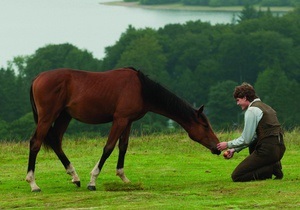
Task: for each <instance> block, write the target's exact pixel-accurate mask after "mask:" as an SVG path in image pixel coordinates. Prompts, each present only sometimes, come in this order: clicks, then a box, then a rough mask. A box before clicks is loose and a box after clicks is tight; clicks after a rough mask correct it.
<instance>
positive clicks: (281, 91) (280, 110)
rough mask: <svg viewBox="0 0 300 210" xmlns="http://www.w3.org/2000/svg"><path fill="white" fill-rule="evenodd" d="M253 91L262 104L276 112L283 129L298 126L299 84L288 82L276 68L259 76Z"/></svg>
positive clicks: (269, 69)
mask: <svg viewBox="0 0 300 210" xmlns="http://www.w3.org/2000/svg"><path fill="white" fill-rule="evenodd" d="M255 89H256V91H257V94H258V95H259V96H260V98H261V99H262V100H263V102H265V103H266V104H269V105H270V106H271V107H273V108H274V109H275V110H276V112H277V115H278V118H279V121H280V122H281V123H282V124H283V125H284V126H285V127H287V128H291V127H294V126H296V125H299V123H300V120H299V117H300V114H299V111H298V106H299V101H300V97H299V94H298V92H297V91H299V90H300V89H299V83H296V82H295V81H290V80H289V79H288V78H287V77H286V75H285V73H284V72H283V71H282V70H281V69H280V68H279V67H278V66H277V67H274V68H268V69H266V70H265V71H263V72H262V73H260V74H259V76H258V79H257V82H256V83H255Z"/></svg>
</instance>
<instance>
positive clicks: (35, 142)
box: [26, 123, 50, 192]
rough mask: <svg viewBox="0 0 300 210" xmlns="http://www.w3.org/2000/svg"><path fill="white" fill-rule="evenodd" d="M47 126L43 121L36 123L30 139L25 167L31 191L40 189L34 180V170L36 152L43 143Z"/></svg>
mask: <svg viewBox="0 0 300 210" xmlns="http://www.w3.org/2000/svg"><path fill="white" fill-rule="evenodd" d="M49 127H50V125H49V126H47V125H46V124H45V123H44V124H41V123H38V124H37V128H36V130H35V133H34V135H33V136H32V138H31V139H30V148H29V159H28V169H27V176H26V181H27V182H28V183H29V185H30V187H31V191H32V192H39V191H41V189H40V188H39V187H38V185H37V184H36V182H35V177H34V171H35V163H36V157H37V154H38V153H39V151H40V148H41V145H42V143H43V140H44V139H45V136H46V134H47V132H48V130H49Z"/></svg>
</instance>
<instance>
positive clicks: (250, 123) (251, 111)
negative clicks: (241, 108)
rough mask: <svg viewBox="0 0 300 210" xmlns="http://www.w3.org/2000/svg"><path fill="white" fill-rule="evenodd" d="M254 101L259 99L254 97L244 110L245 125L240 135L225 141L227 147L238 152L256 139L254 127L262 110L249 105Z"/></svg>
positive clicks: (259, 118) (261, 114) (260, 116)
mask: <svg viewBox="0 0 300 210" xmlns="http://www.w3.org/2000/svg"><path fill="white" fill-rule="evenodd" d="M255 101H260V99H259V98H256V99H254V100H253V101H252V102H251V103H250V104H249V106H248V108H247V110H246V112H245V117H244V121H245V125H244V129H243V132H242V135H241V136H240V137H239V138H237V139H234V140H232V141H229V142H227V147H228V148H229V149H231V148H234V150H235V151H236V152H239V151H241V150H242V149H244V148H246V147H248V146H249V145H250V144H251V142H252V141H254V140H255V139H256V128H257V125H258V123H259V121H260V120H261V118H262V116H263V112H262V110H261V109H259V108H258V107H251V105H252V104H253V103H254V102H255Z"/></svg>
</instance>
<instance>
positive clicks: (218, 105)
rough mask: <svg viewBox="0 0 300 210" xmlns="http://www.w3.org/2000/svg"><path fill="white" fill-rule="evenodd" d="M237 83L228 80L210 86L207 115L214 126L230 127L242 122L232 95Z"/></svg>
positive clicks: (218, 127)
mask: <svg viewBox="0 0 300 210" xmlns="http://www.w3.org/2000/svg"><path fill="white" fill-rule="evenodd" d="M237 85H238V84H237V83H236V82H234V81H230V80H227V81H223V82H220V83H218V84H217V85H214V86H212V87H211V88H210V91H209V101H208V104H207V106H208V107H207V110H208V111H207V112H208V113H207V115H208V117H209V119H210V121H211V123H212V125H213V127H214V128H217V129H226V128H227V129H228V128H232V126H236V125H237V124H238V123H239V122H240V119H239V117H240V111H238V110H239V109H238V107H237V106H236V103H235V101H234V98H233V97H232V93H233V90H234V87H235V86H237Z"/></svg>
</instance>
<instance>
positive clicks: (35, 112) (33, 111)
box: [30, 84, 38, 124]
mask: <svg viewBox="0 0 300 210" xmlns="http://www.w3.org/2000/svg"><path fill="white" fill-rule="evenodd" d="M30 103H31V109H32V113H33V118H34V122H35V124H37V122H38V114H37V110H36V105H35V101H34V97H33V91H32V84H31V87H30Z"/></svg>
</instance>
